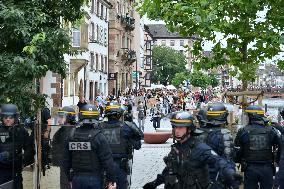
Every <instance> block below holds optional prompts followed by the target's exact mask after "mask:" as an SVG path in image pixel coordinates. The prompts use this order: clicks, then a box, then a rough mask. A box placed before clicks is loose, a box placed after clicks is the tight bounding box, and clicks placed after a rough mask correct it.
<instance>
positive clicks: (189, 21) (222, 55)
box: [139, 0, 284, 89]
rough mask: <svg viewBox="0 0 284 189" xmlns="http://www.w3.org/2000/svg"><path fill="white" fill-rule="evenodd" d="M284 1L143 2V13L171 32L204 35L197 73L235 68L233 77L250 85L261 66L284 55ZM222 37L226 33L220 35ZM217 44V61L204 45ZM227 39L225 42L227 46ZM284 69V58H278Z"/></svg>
mask: <svg viewBox="0 0 284 189" xmlns="http://www.w3.org/2000/svg"><path fill="white" fill-rule="evenodd" d="M283 4H284V1H283V0H280V1H271V0H253V1H247V0H234V1H220V0H211V1H208V0H192V1H172V0H143V2H141V6H140V7H139V10H140V12H141V13H142V14H146V13H147V16H148V17H149V18H151V19H159V20H163V21H165V23H166V25H167V27H168V28H169V29H170V30H171V31H177V32H179V33H180V34H181V35H183V36H194V35H195V36H198V39H197V40H196V41H195V42H194V44H193V49H192V54H193V55H194V56H195V57H197V59H198V61H196V62H195V67H196V68H197V69H206V70H207V69H210V68H214V67H217V66H219V65H225V64H228V65H231V66H233V68H234V70H233V71H232V72H231V73H232V75H233V76H237V77H238V78H239V79H240V80H242V81H243V89H245V88H246V87H247V82H248V81H252V80H253V79H254V78H255V77H256V68H257V67H258V65H259V63H261V62H264V61H266V60H269V59H273V57H275V56H276V55H278V54H279V52H281V48H280V45H281V42H283V37H281V33H282V32H283V30H284V19H283V16H281V15H283V12H284V7H283ZM219 34H220V35H219ZM207 40H210V41H213V43H214V45H213V49H212V51H213V53H212V54H213V57H210V58H209V57H202V56H201V55H202V46H203V45H204V42H205V41H207ZM222 41H225V44H222ZM274 61H275V62H276V63H277V64H278V67H279V68H281V69H283V68H284V62H283V61H282V60H279V59H277V60H274Z"/></svg>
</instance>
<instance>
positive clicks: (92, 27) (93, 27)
mask: <svg viewBox="0 0 284 189" xmlns="http://www.w3.org/2000/svg"><path fill="white" fill-rule="evenodd" d="M95 30H96V28H95V23H94V22H91V36H90V39H91V41H94V40H95Z"/></svg>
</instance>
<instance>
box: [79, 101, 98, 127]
mask: <svg viewBox="0 0 284 189" xmlns="http://www.w3.org/2000/svg"><path fill="white" fill-rule="evenodd" d="M99 115H100V114H99V111H98V109H97V107H96V106H95V105H92V104H86V105H84V106H82V107H81V109H80V112H79V120H80V121H82V122H83V123H86V124H93V123H97V122H98V120H99V118H100V116H99Z"/></svg>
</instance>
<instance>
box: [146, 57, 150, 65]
mask: <svg viewBox="0 0 284 189" xmlns="http://www.w3.org/2000/svg"><path fill="white" fill-rule="evenodd" d="M146 65H151V57H150V56H147V57H146Z"/></svg>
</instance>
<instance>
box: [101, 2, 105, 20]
mask: <svg viewBox="0 0 284 189" xmlns="http://www.w3.org/2000/svg"><path fill="white" fill-rule="evenodd" d="M103 18H104V5H102V4H101V19H103Z"/></svg>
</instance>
